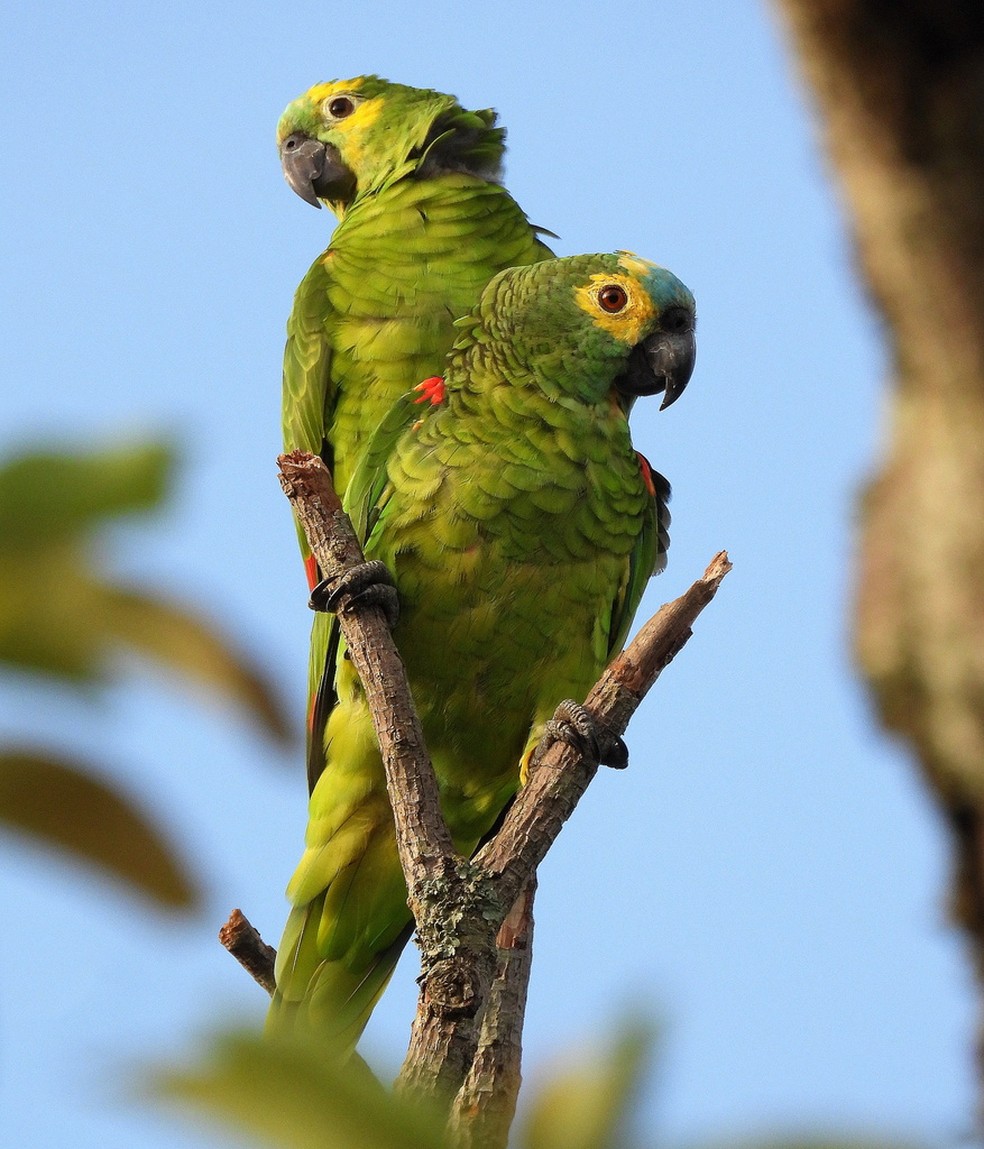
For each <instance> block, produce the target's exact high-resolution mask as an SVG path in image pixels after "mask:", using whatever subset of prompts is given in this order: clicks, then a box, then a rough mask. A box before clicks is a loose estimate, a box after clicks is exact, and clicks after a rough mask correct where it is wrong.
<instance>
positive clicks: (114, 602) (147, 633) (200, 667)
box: [103, 587, 291, 742]
mask: <svg viewBox="0 0 984 1149" xmlns="http://www.w3.org/2000/svg"><path fill="white" fill-rule="evenodd" d="M103 610H104V624H105V628H106V632H107V634H111V635H115V636H116V638H118V639H119V641H120V642H122V643H125V644H126V645H128V646H130V647H132V648H133V649H134V650H136V651H138V652H139V653H140V654H143V655H145V656H146V657H147V658H150V659H152V660H154V661H156V662H159V663H161V664H162V665H164V666H168V667H170V668H171V669H172V670H174V671H176V672H177V673H179V674H180V675H182V676H183V677H185V678H188V679H192V680H197V681H198V682H200V683H202V684H203V685H204V686H206V687H209V688H210V689H211V691H213V692H214V693H216V694H221V695H224V696H225V697H226V698H227V699H229V700H230V701H231V702H234V703H236V704H237V705H239V706H241V707H242V708H243V709H244V710H246V711H247V712H248V713H250V714H251V715H253V716H254V717H255V718H257V719H258V720H259V721H260V722H261V723H262V724H263V725H264V726H265V727H266V729H267V731H268V732H269V733H270V734H272V735H273V736H274V737H276V738H279V739H280V740H282V741H285V742H286V741H288V740H289V739H290V737H291V730H290V727H289V725H288V723H287V719H286V717H285V715H284V712H283V710H282V709H281V707H280V703H279V702H278V700H277V698H276V696H275V695H274V693H273V691H272V690H271V688H270V685H269V684H268V682H267V681H266V680H265V679H264V678H263V677H262V676H261V674H260V672H259V671H258V670H257V669H256V668H255V667H254V666H253V665H252V664H251V663H250V661H249V660H248V659H247V658H246V657H245V656H244V655H243V654H241V653H239V652H237V651H235V650H234V649H233V648H232V645H231V644H230V643H229V642H228V640H227V639H225V638H223V637H222V636H221V635H219V634H218V633H217V632H216V631H215V630H214V629H213V628H212V626H211V624H210V623H208V622H206V621H205V619H203V618H201V617H198V616H196V615H194V614H192V613H191V612H190V611H188V610H186V609H185V608H183V607H180V606H176V605H174V604H173V603H168V602H164V601H163V600H162V599H155V598H151V597H150V596H148V595H146V594H143V593H141V592H140V591H135V590H125V589H121V588H120V589H114V588H111V587H109V588H107V589H106V594H105V598H104V601H103Z"/></svg>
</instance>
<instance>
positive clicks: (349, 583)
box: [308, 559, 400, 629]
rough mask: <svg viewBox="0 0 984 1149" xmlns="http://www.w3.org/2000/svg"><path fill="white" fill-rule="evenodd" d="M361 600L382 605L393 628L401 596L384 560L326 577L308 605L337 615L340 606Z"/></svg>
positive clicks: (361, 564)
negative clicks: (332, 576)
mask: <svg viewBox="0 0 984 1149" xmlns="http://www.w3.org/2000/svg"><path fill="white" fill-rule="evenodd" d="M356 603H358V604H359V605H360V606H367V605H370V604H373V605H376V606H379V607H381V608H382V610H383V613H384V614H385V615H386V621H387V622H388V623H389V625H390V629H392V628H393V627H394V626H396V622H397V619H398V618H399V617H400V599H399V596H398V595H397V593H396V587H395V586H394V584H393V576H392V575H391V574H390V572H389V569H388V568H387V566H386V564H385V563H382V562H380V561H379V560H378V559H372V560H371V561H370V562H365V563H360V564H359V565H358V566H356V567H352V568H351V569H350V570H347V571H346V572H345V573H344V574H342V575H338V576H336V577H334V578H325V579H322V580H321V582H319V583H318V585H317V586H316V587H314V589H313V590H312V591H311V598H310V601H309V603H308V606H310V607H311V609H312V610H320V611H326V612H328V613H331V614H334V613H336V612H337V611H338V610H339V609H342V608H348V607H351V606H353V605H355V604H356Z"/></svg>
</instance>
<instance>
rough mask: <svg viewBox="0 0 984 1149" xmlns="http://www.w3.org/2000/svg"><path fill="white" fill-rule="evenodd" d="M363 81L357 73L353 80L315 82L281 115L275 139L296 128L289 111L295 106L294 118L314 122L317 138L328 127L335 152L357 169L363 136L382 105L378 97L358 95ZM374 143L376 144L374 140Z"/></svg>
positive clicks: (376, 118)
mask: <svg viewBox="0 0 984 1149" xmlns="http://www.w3.org/2000/svg"><path fill="white" fill-rule="evenodd" d="M363 83H364V78H363V77H361V76H358V77H356V78H355V79H354V80H332V81H331V82H330V83H324V84H315V85H314V87H313V88H309V89H308V91H307V92H305V93H304V95H303V96H301V98H300V99H299V100H296V101H295V103H294V104H292V105H291V106H290V107H289V108H288V109H287V111H286V112H285V113H284V115H283V117H282V118H281V121H280V125H279V128H278V132H277V136H278V142H282V141H283V139H284V138H285V137H286V136H288V135H290V133H291V131H293V130H295V129H296V126H297V125H296V123H295V122H294V120H295V117H294V116H292V115H291V112H292V110H293V109H295V108H296V109H297V112H298V116H297V119H298V120H300V121H301V122H304V120H307V121H314V122H315V123H316V124H317V126H318V128H319V129H320V130H319V131H317V132H316V133H315V134H316V135H318V136H319V137H320V136H321V132H322V131H323V130H324V129H329V130H330V131H331V132H332V134H333V138H334V142H335V143H336V145H337V147H338V149H339V151H340V152H341V153H342V155H343V156H344V157H345V162H346V164H347V165H348V166H349V167H350V168H353V169H354V170H358V169H359V168H360V167H361V166H362V161H363V158H364V153H365V150H366V147H367V136H368V135H369V133H370V132H371V129H372V127H373V126H374V125H375V124H376V122H377V121H378V120H379V117H380V116H381V115H382V113H383V108H384V106H385V101H384V100H383V98H382V97H380V96H376V97H369V98H362V97H360V96H359V89H360V88H361V87H362V85H363ZM353 105H354V106H353ZM302 117H303V120H302ZM305 126H306V127H307V126H308V125H307V124H305ZM312 126H313V125H312ZM309 130H310V128H309ZM374 146H378V141H376V143H375V145H374Z"/></svg>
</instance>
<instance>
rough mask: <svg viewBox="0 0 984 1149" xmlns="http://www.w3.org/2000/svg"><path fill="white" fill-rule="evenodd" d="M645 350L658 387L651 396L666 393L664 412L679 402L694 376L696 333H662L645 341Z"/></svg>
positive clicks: (664, 394) (661, 405)
mask: <svg viewBox="0 0 984 1149" xmlns="http://www.w3.org/2000/svg"><path fill="white" fill-rule="evenodd" d="M643 347H644V348H645V351H646V358H647V360H648V361H649V367H650V370H651V371H652V373H653V376H654V380H653V381H654V383H656V387H655V390H654V391H652V392H651V394H654V395H655V394H657V393H658V392H659V391H663V402H662V403H660V405H659V409H660V410H661V411H663V410H665V409H666V408H667V407H669V405H670V404H671V403H675V402H676V401H677V399H679V398H680V396H681V395H682V394H683V392H684V388H685V387H686V386H687V384H688V383H689V382H690V376H691V375H693V373H694V364H695V363H696V362H697V340H696V338H695V336H694V329H693V327H691V328H690V329H689V330H687V331H659V332H657V333H656V334H655V335H650V337H649V338H648V339H645V340H643Z"/></svg>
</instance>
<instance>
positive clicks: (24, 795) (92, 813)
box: [0, 751, 199, 909]
mask: <svg viewBox="0 0 984 1149" xmlns="http://www.w3.org/2000/svg"><path fill="white" fill-rule="evenodd" d="M0 821H2V822H6V823H7V825H8V826H11V827H15V828H16V829H18V830H21V831H25V832H27V833H29V834H33V835H35V836H36V837H39V838H43V839H44V841H45V842H46V843H47V844H48V845H51V846H56V847H59V848H60V849H62V850H67V851H68V852H69V853H71V854H74V855H75V857H76V859H85V860H86V861H88V862H92V863H94V864H95V865H98V866H101V867H102V868H103V869H105V870H108V871H109V872H110V873H111V874H113V875H115V876H117V877H122V878H123V879H124V880H125V881H126V882H127V883H129V885H130V886H132V887H134V888H135V889H136V890H137V891H139V892H140V893H142V894H144V895H146V896H147V897H148V898H150V899H151V900H152V901H154V902H157V903H159V904H160V905H162V906H165V907H167V908H169V909H193V908H195V907H196V906H197V904H198V902H199V892H198V890H197V888H196V886H195V884H194V882H193V881H192V879H191V876H190V874H189V872H188V870H187V868H186V867H185V866H184V865H183V864H182V863H181V861H180V860H179V859H178V858H177V857H176V855H175V853H174V851H173V849H172V847H171V846H170V845H168V843H167V841H166V840H165V838H164V837H163V835H162V834H161V833H160V831H158V830H157V829H156V828H155V827H154V826H153V824H152V823H151V822H149V821H148V819H147V817H146V816H145V815H144V814H143V813H141V811H140V810H138V809H137V808H136V807H135V806H134V805H133V803H132V802H130V801H129V800H128V799H125V798H123V797H122V796H121V795H120V794H118V793H117V792H116V791H114V790H111V789H109V787H107V786H106V785H105V784H104V783H102V782H100V781H99V780H98V779H96V778H95V777H93V776H92V773H91V772H90V771H89V770H87V768H86V766H85V765H84V764H82V763H77V764H76V763H70V762H68V761H65V760H63V759H62V760H59V759H57V758H53V757H47V756H45V755H43V754H39V753H35V752H23V753H18V752H17V751H10V752H6V753H2V752H0Z"/></svg>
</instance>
